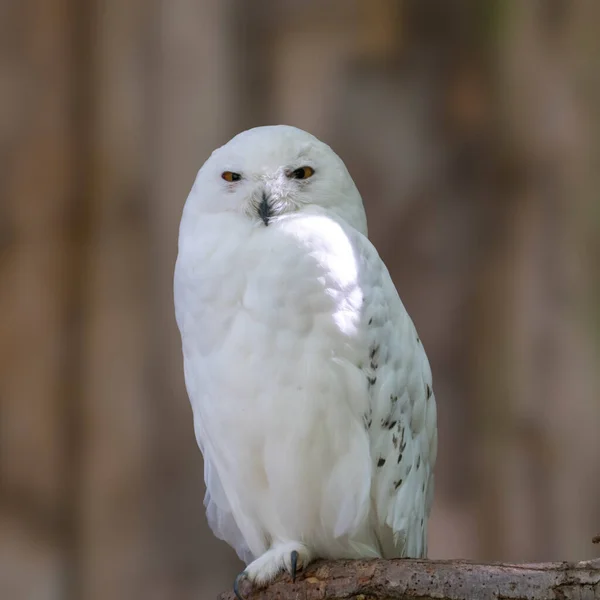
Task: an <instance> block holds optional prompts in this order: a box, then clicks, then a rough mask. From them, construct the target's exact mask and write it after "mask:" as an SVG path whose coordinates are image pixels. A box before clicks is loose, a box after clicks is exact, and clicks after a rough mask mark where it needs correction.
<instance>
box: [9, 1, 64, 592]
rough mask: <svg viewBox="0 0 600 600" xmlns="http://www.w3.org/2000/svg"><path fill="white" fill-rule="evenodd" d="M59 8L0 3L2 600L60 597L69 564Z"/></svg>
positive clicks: (45, 4)
mask: <svg viewBox="0 0 600 600" xmlns="http://www.w3.org/2000/svg"><path fill="white" fill-rule="evenodd" d="M67 5H68V2H66V1H65V0H24V1H23V2H3V3H1V4H0V40H1V42H0V45H1V48H2V52H1V55H0V56H1V62H0V97H1V99H2V103H1V105H0V150H1V156H2V161H1V164H0V195H1V202H0V253H1V254H0V337H1V338H2V345H1V347H0V402H1V403H0V596H1V597H3V598H31V599H32V600H37V599H40V600H41V599H48V600H55V599H58V598H61V597H63V596H62V595H63V593H64V592H65V590H66V589H67V587H68V585H67V584H68V582H69V581H70V580H71V576H72V575H73V573H74V566H75V565H74V564H73V562H72V559H73V556H74V553H73V550H74V546H73V539H72V537H71V536H70V535H68V533H66V531H67V527H66V526H67V525H68V523H69V521H70V519H71V517H70V515H69V514H67V512H66V510H65V508H66V506H67V503H68V499H67V497H66V496H67V493H68V492H67V490H68V487H69V486H68V483H69V481H70V467H71V456H70V447H69V443H68V439H69V428H68V425H67V423H68V421H69V415H70V414H71V411H72V405H71V400H72V397H70V396H69V389H68V386H65V385H63V381H64V375H65V373H67V372H68V368H67V367H66V363H67V361H68V359H69V355H68V354H69V352H68V349H67V348H68V344H67V342H68V339H67V337H68V336H67V334H66V328H67V327H68V326H69V315H68V314H67V312H66V310H65V308H66V305H67V303H68V299H69V293H70V287H71V279H70V277H71V274H70V273H69V270H68V268H66V267H67V265H68V263H69V257H70V253H71V252H72V251H73V248H72V247H71V245H70V239H69V235H68V234H69V227H70V220H69V217H70V212H71V208H72V207H71V200H72V194H73V192H74V189H73V187H72V177H73V169H72V164H71V163H70V159H71V157H72V151H73V140H72V135H71V133H72V132H71V128H70V113H69V102H70V92H71V86H72V80H71V68H72V66H73V62H72V57H71V55H70V47H69V27H70V23H69V21H68V20H66V19H64V18H63V17H62V15H64V14H65V13H66V12H68V6H67ZM65 349H66V351H65ZM67 396H69V397H67ZM67 548H68V550H67V551H63V550H64V549H67Z"/></svg>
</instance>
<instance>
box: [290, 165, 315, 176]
mask: <svg viewBox="0 0 600 600" xmlns="http://www.w3.org/2000/svg"><path fill="white" fill-rule="evenodd" d="M314 174H315V170H314V169H313V168H312V167H300V168H299V169H296V170H295V171H292V172H291V173H290V174H289V177H290V178H291V179H308V178H309V177H312V176H313V175H314Z"/></svg>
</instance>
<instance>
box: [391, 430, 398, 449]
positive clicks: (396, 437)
mask: <svg viewBox="0 0 600 600" xmlns="http://www.w3.org/2000/svg"><path fill="white" fill-rule="evenodd" d="M392 444H393V445H394V448H396V449H397V448H398V436H397V435H396V434H395V433H393V434H392Z"/></svg>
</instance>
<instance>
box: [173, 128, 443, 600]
mask: <svg viewBox="0 0 600 600" xmlns="http://www.w3.org/2000/svg"><path fill="white" fill-rule="evenodd" d="M175 309H176V316H177V323H178V326H179V330H180V332H181V340H182V346H183V357H184V371H185V382H186V386H187V391H188V394H189V397H190V401H191V404H192V408H193V413H194V427H195V432H196V438H197V440H198V445H199V446H200V449H201V451H202V454H203V455H204V465H205V482H206V497H205V505H206V510H207V515H208V520H209V523H210V525H211V527H212V530H213V532H214V533H215V535H216V536H217V537H219V538H220V539H223V540H225V541H226V542H228V543H229V544H231V545H232V546H233V547H234V548H235V550H236V551H237V553H238V555H239V556H240V558H241V559H242V560H244V561H245V562H246V563H247V564H248V566H247V568H246V569H245V571H244V572H243V573H242V574H241V575H243V576H244V577H247V578H248V579H250V580H251V581H253V582H255V583H257V584H264V583H267V582H269V581H270V580H272V579H273V578H274V577H275V575H277V574H278V573H279V572H280V571H281V570H282V569H286V570H287V571H288V572H290V574H292V576H293V577H295V575H296V569H301V568H302V567H305V566H306V565H307V564H308V563H309V562H310V561H311V560H313V559H314V558H317V557H322V558H360V557H385V558H391V557H423V556H425V555H426V552H427V539H426V538H427V535H426V532H427V519H428V516H429V512H430V508H431V503H432V497H433V467H434V464H435V460H436V453H437V425H436V404H435V398H434V394H433V389H432V382H431V370H430V367H429V362H428V360H427V357H426V355H425V351H424V349H423V346H422V344H421V341H420V340H419V337H418V336H417V333H416V331H415V328H414V325H413V323H412V321H411V319H410V317H409V316H408V314H407V312H406V310H405V308H404V306H403V304H402V302H401V301H400V298H399V297H398V293H397V292H396V289H395V287H394V284H393V283H392V280H391V278H390V275H389V273H388V271H387V269H386V267H385V265H384V264H383V262H382V260H381V258H380V257H379V255H378V254H377V251H376V250H375V248H374V247H373V245H372V244H371V242H370V241H369V239H368V238H367V225H366V218H365V212H364V208H363V203H362V200H361V197H360V194H359V192H358V190H357V188H356V186H355V185H354V182H353V181H352V178H351V177H350V175H349V174H348V171H347V169H346V167H345V165H344V163H343V162H342V160H341V159H340V158H339V157H338V156H337V155H336V154H335V153H334V152H333V150H331V148H330V147H329V146H327V145H326V144H324V143H322V142H320V141H319V140H318V139H316V138H315V137H313V136H312V135H310V134H308V133H306V132H304V131H301V130H299V129H296V128H294V127H288V126H273V127H258V128H255V129H251V130H249V131H245V132H243V133H240V134H239V135H237V136H236V137H234V138H233V139H232V140H231V141H230V142H228V143H227V144H225V145H224V146H223V147H221V148H219V149H217V150H215V151H214V152H213V154H212V155H211V156H210V158H209V159H208V160H207V161H206V163H205V164H204V165H203V167H202V168H201V169H200V171H199V173H198V176H197V177H196V181H195V183H194V186H193V187H192V190H191V192H190V194H189V197H188V199H187V202H186V204H185V208H184V210H183V217H182V219H181V226H180V233H179V255H178V258H177V265H176V268H175ZM236 583H237V580H236ZM236 593H237V594H239V592H238V591H237V586H236Z"/></svg>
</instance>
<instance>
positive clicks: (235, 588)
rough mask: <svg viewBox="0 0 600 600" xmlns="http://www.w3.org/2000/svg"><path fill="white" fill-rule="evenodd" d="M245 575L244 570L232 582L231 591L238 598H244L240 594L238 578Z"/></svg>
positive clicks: (242, 599) (240, 599) (243, 599)
mask: <svg viewBox="0 0 600 600" xmlns="http://www.w3.org/2000/svg"><path fill="white" fill-rule="evenodd" d="M245 576H246V571H242V572H241V573H240V574H239V575H238V576H237V577H236V578H235V581H234V582H233V593H234V594H235V597H236V598H237V599H238V600H246V599H245V598H244V596H242V594H240V580H241V579H242V577H245Z"/></svg>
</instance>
